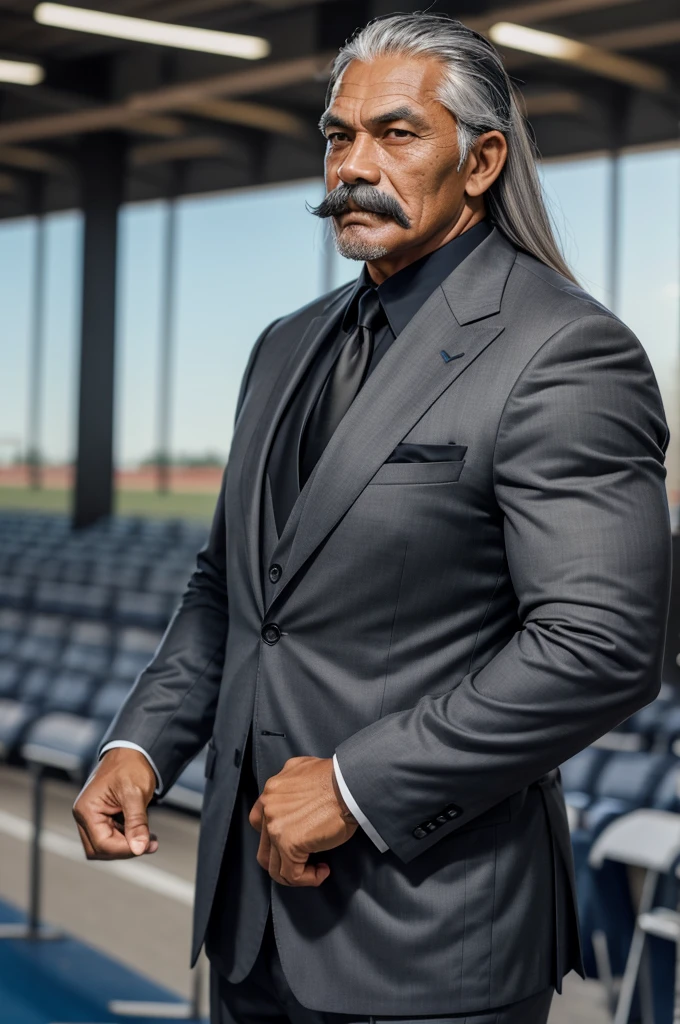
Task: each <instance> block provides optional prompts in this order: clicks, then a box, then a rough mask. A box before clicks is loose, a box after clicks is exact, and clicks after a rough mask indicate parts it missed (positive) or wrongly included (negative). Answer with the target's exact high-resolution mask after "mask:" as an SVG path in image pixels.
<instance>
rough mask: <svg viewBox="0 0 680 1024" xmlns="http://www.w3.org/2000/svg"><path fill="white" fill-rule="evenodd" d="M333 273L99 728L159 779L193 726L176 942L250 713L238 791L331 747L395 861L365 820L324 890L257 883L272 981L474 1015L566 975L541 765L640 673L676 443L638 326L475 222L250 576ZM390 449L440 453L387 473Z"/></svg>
mask: <svg viewBox="0 0 680 1024" xmlns="http://www.w3.org/2000/svg"><path fill="white" fill-rule="evenodd" d="M351 287H352V286H351V285H347V286H345V287H343V288H339V289H336V290H335V291H334V292H332V293H330V294H329V295H328V296H325V297H324V298H322V299H320V300H318V301H316V302H314V303H311V304H310V305H308V306H306V307H304V308H303V309H301V310H298V311H297V312H295V313H293V314H291V315H290V316H287V317H284V318H283V319H281V320H278V321H276V322H275V323H274V324H273V325H271V326H270V327H269V328H268V329H267V330H265V331H264V332H263V334H262V335H261V336H260V337H259V339H258V340H257V342H256V344H255V347H254V349H253V351H252V353H251V356H250V359H249V362H248V366H247V368H246V372H245V375H244V378H243V383H242V386H241V392H240V395H239V403H238V414H237V420H236V425H235V432H234V438H233V442H232V447H231V452H230V456H229V462H228V466H227V470H226V471H225V475H224V481H223V486H222V490H221V493H220V497H219V501H218V505H217V510H216V513H215V518H214V522H213V526H212V531H211V534H210V539H209V541H208V543H207V545H206V547H205V548H204V549H203V550H202V551H201V553H200V554H199V556H198V564H197V569H196V571H195V572H194V574H193V576H192V577H191V580H190V582H189V584H188V587H187V590H186V593H185V595H184V597H183V599H182V602H181V605H180V607H179V609H178V610H177V612H176V614H175V615H174V617H173V619H172V621H171V623H170V625H169V627H168V630H167V632H166V634H165V637H164V639H163V641H162V643H161V645H160V647H159V650H158V652H157V654H156V655H155V657H154V659H153V661H152V662H151V664H150V665H149V667H148V668H147V669H146V670H145V671H144V672H143V673H142V675H141V677H140V678H139V680H138V681H137V683H136V685H135V687H134V689H133V691H132V693H131V695H130V697H129V699H128V700H127V702H126V704H125V706H124V707H123V709H122V710H121V712H120V713H119V715H118V717H117V719H116V721H115V722H114V723H113V725H112V727H111V729H110V730H109V733H108V734H107V736H106V738H105V741H104V742H107V741H109V740H113V739H127V740H131V741H133V742H135V743H138V744H139V745H140V746H142V747H144V748H145V749H146V750H147V751H148V752H149V753H150V755H151V757H152V758H153V760H154V762H155V764H156V765H157V766H158V769H159V771H160V773H161V775H162V778H163V780H164V785H165V789H166V790H167V788H169V786H170V785H171V784H172V783H173V782H174V780H175V779H176V778H177V776H178V774H179V773H180V771H181V770H182V768H183V767H184V765H185V764H186V763H187V761H188V760H189V759H190V758H191V757H193V756H194V754H196V752H197V751H198V750H199V749H200V748H201V747H202V746H203V744H204V743H206V741H208V740H210V748H209V758H208V776H209V777H208V778H207V780H206V791H205V802H204V810H203V819H202V826H201V835H200V844H199V859H198V872H197V890H196V905H195V919H194V939H193V953H192V955H193V957H194V958H195V957H196V956H197V955H198V951H199V949H200V946H201V943H202V941H203V939H204V934H205V929H206V923H207V921H208V917H209V914H210V910H211V904H212V901H213V896H214V892H215V885H216V881H217V877H218V872H219V869H220V862H221V858H222V854H223V850H224V847H225V842H226V838H227V831H228V828H229V823H230V818H231V815H232V810H233V807H234V800H235V795H236V792H237V785H238V781H239V773H240V763H241V752H242V751H243V748H244V741H245V739H246V737H247V734H248V730H249V726H250V724H251V720H252V722H253V742H254V750H255V756H256V761H257V781H258V785H259V788H260V790H261V789H262V788H263V786H264V783H265V781H266V780H267V778H268V777H269V776H271V775H274V774H276V773H277V772H278V771H280V770H281V768H282V767H283V765H284V763H285V761H286V760H287V759H288V758H290V757H293V756H296V755H300V754H311V755H316V756H319V757H331V756H332V754H333V753H334V752H337V756H338V761H339V764H340V767H341V770H342V773H343V776H344V778H345V781H346V782H347V784H348V786H349V788H350V790H351V792H352V794H353V796H354V798H355V799H356V801H357V803H358V804H359V806H360V807H361V809H362V810H363V811H364V813H365V814H366V815H367V817H368V818H369V820H370V821H371V822H372V824H373V825H374V826H375V828H376V829H377V830H378V832H379V833H380V835H381V836H382V837H383V839H384V840H385V841H386V842H387V844H388V846H389V850H388V851H387V852H385V853H380V852H379V851H378V849H377V848H376V846H375V845H374V844H373V843H372V842H371V840H370V839H369V838H368V837H367V836H366V835H365V833H363V832H362V831H361V830H358V831H357V832H356V834H355V835H354V836H353V837H352V839H351V840H350V841H349V842H348V843H346V844H345V845H343V846H341V847H339V848H337V849H335V850H332V851H330V852H329V853H328V854H327V855H324V858H323V859H325V860H327V861H328V863H329V864H330V868H331V874H330V877H329V878H328V879H327V880H326V881H325V882H324V883H323V884H322V885H321V886H320V887H319V888H316V889H312V888H304V889H297V888H288V887H285V886H279V885H277V884H276V883H274V882H272V883H271V899H272V909H273V914H274V925H275V930H276V936H277V941H278V945H279V950H280V954H281V958H282V964H283V968H284V970H285V972H286V975H287V976H288V979H289V982H290V984H291V987H292V988H293V991H294V992H295V993H296V995H297V997H298V998H299V999H300V1001H301V1002H302V1003H303V1004H305V1005H307V1006H310V1007H314V1008H317V1009H322V1010H327V1011H335V1012H344V1013H364V1014H366V1013H371V1012H373V1013H376V1012H379V1013H383V1014H402V1015H403V1014H410V1013H413V1014H414V1015H415V1014H418V1015H424V1014H444V1013H456V1012H457V1013H461V1012H472V1011H481V1010H484V1009H487V1008H489V1007H497V1006H500V1005H503V1004H505V1003H510V1002H513V1001H515V1000H518V999H522V998H524V997H526V996H529V995H530V994H532V993H534V992H537V991H539V990H540V989H541V988H544V987H545V986H547V985H549V984H554V985H556V986H557V988H558V989H559V988H560V982H561V978H562V975H563V974H564V973H566V972H567V971H569V970H570V969H572V968H575V969H576V970H578V971H579V972H581V973H582V962H581V957H580V950H579V943H578V936H577V934H576V927H577V926H576V923H575V905H574V879H573V864H572V855H571V846H570V841H569V830H568V826H567V819H566V814H565V807H564V801H563V797H562V791H561V785H560V778H559V769H558V767H557V766H558V765H559V764H561V763H562V762H563V761H565V760H566V759H567V758H569V757H571V756H572V755H573V754H575V753H576V752H577V751H579V750H581V749H582V748H583V747H585V746H586V745H587V744H589V743H591V742H592V741H593V740H594V739H596V738H597V737H598V736H600V735H601V734H602V733H604V732H606V731H607V730H609V729H611V728H612V727H613V726H615V725H617V724H618V723H619V722H621V721H622V720H623V719H625V718H626V717H627V716H629V715H630V714H632V713H633V712H634V711H636V710H637V709H638V708H640V707H642V706H643V705H645V704H647V703H648V702H649V701H651V700H652V699H653V698H654V697H655V696H656V694H657V692H658V690H659V686H660V676H661V658H662V651H663V646H664V639H665V630H666V618H667V613H668V606H669V599H670V567H671V547H670V545H671V530H670V523H669V512H668V504H667V499H666V493H665V485H664V480H665V475H666V471H665V468H664V453H665V450H666V447H667V444H668V438H669V431H668V427H667V424H666V421H665V417H664V410H663V405H662V402H661V398H660V394H659V389H658V386H657V383H656V380H655V377H654V373H653V371H652V368H651V366H650V363H649V360H648V358H647V355H646V354H645V351H644V349H643V348H642V346H641V345H640V342H639V341H638V340H637V338H636V337H635V336H634V335H633V334H632V332H631V331H630V330H629V329H628V328H627V327H626V326H625V325H624V324H622V323H621V321H620V320H618V319H617V318H616V317H615V316H614V315H613V314H612V313H610V312H609V311H608V310H607V309H606V308H605V307H603V306H602V305H601V304H599V303H598V302H597V301H596V300H595V299H593V298H592V297H591V296H590V295H588V294H587V293H585V292H584V291H582V290H580V289H579V288H577V287H575V286H574V285H572V284H571V283H570V282H568V281H567V280H566V279H564V278H563V277H561V276H560V275H559V274H557V273H556V272H554V271H552V270H550V269H548V268H547V267H545V266H544V265H543V264H541V263H540V262H539V261H537V260H536V259H534V258H532V257H531V256H528V255H526V254H524V253H520V252H519V251H518V250H517V249H516V248H515V247H514V246H513V245H512V244H510V242H509V241H508V240H507V239H506V238H505V237H504V236H503V235H502V234H501V232H500V231H499V230H498V229H497V228H496V229H494V231H493V232H492V233H491V235H490V236H489V237H488V238H487V239H485V240H484V241H483V242H482V243H481V244H480V245H479V246H478V247H477V248H476V249H475V250H474V252H473V253H472V254H471V255H470V256H468V257H467V259H466V260H465V261H464V262H463V263H462V264H461V265H460V266H459V267H457V268H456V270H455V271H454V272H453V273H452V274H451V275H450V276H449V277H448V278H447V279H446V280H445V281H444V283H443V285H442V286H441V287H440V288H438V289H437V290H436V291H435V292H434V293H433V294H432V295H431V296H430V298H429V299H428V300H427V301H426V302H425V304H424V305H423V306H422V308H421V309H420V310H419V312H418V313H417V314H416V316H415V317H414V318H413V319H412V320H411V322H410V323H409V324H408V326H407V327H406V329H405V330H404V331H403V332H402V333H401V334H400V335H399V337H398V338H397V339H396V341H395V342H394V343H393V345H392V346H391V348H390V350H389V351H388V353H387V354H386V355H385V357H384V359H383V360H382V361H381V362H380V364H379V365H378V367H377V368H376V370H375V372H374V373H373V374H372V375H371V376H370V377H369V378H368V380H367V382H366V384H365V385H364V387H363V388H362V390H361V391H360V392H359V394H358V396H357V398H356V399H355V401H354V402H353V404H352V406H351V407H350V409H349V411H348V413H347V414H346V416H345V417H344V419H343V420H342V422H341V424H340V425H339V427H338V429H337V430H336V432H335V434H334V435H333V437H332V439H331V441H330V443H329V444H328V446H327V448H326V450H325V451H324V453H323V456H322V458H321V459H320V461H319V462H318V463H317V465H316V467H315V469H314V471H313V473H312V475H311V476H310V478H309V480H308V481H307V483H306V485H305V487H304V489H303V491H302V493H301V494H300V496H299V498H298V500H297V502H296V504H295V506H294V508H293V511H292V513H291V516H290V518H289V520H288V522H287V524H286V527H285V529H284V531H283V534H282V536H281V537H280V538H279V539H278V542H277V544H276V546H275V549H274V550H273V552H271V553H270V560H271V561H272V562H277V563H279V564H280V565H281V566H282V567H283V573H282V575H281V578H280V580H279V581H278V583H276V584H269V583H268V582H267V583H265V584H263V582H262V578H263V576H265V577H266V572H265V573H263V572H262V569H263V566H262V564H261V560H262V552H261V550H260V544H259V539H258V533H259V521H260V503H261V500H262V496H263V472H264V466H265V461H266V455H267V452H268V449H269V446H270V444H271V442H272V437H273V435H274V430H275V427H276V424H277V421H278V419H279V417H280V415H281V413H282V411H283V408H284V405H285V403H286V400H287V399H288V398H289V396H290V395H291V394H292V392H293V389H294V387H295V384H296V382H297V381H298V380H299V379H300V377H301V375H302V373H303V371H304V369H305V367H306V366H307V365H308V364H309V361H310V360H311V359H312V358H313V357H314V354H315V352H316V351H317V350H318V349H319V346H321V345H322V344H323V342H324V338H325V337H327V336H328V332H329V331H332V330H333V329H334V328H335V327H336V326H337V325H338V323H339V321H340V318H341V316H342V313H343V308H344V304H345V301H346V298H347V295H348V294H349V291H350V290H351ZM442 350H444V351H445V353H446V354H447V356H448V357H450V358H448V359H446V360H445V359H444V357H443V356H442ZM401 442H420V443H423V444H446V443H449V442H455V444H456V445H458V446H462V447H461V448H457V449H456V451H455V456H456V457H455V458H451V459H448V460H443V461H425V462H418V463H413V462H411V463H398V462H397V463H395V462H392V463H390V462H386V460H387V459H388V457H389V455H390V453H391V452H392V451H393V449H394V448H395V446H396V445H397V444H399V443H401ZM463 449H464V450H463ZM462 455H464V457H461V456H462ZM265 569H266V566H265ZM271 623H274V624H276V625H277V626H278V628H279V630H280V639H279V640H278V641H277V642H274V643H267V642H265V641H264V639H263V636H262V633H263V632H264V631H263V626H264V625H265V624H271ZM268 635H269V636H270V637H271V633H270V634H268ZM272 734H274V735H272ZM451 805H453V807H451ZM446 808H450V809H451V811H450V813H452V814H453V815H454V816H453V817H449V812H447V811H446ZM228 867H229V866H228V865H226V869H227V870H228Z"/></svg>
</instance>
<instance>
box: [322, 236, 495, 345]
mask: <svg viewBox="0 0 680 1024" xmlns="http://www.w3.org/2000/svg"><path fill="white" fill-rule="evenodd" d="M492 230H493V227H492V225H491V224H490V223H489V220H488V218H484V219H483V220H481V221H479V223H478V224H475V226H474V227H472V228H469V229H468V230H467V231H464V232H463V233H462V234H461V235H456V237H455V238H452V239H451V241H450V242H447V243H446V244H445V245H442V246H440V247H439V248H438V249H433V251H432V252H429V253H427V255H426V256H421V257H420V259H419V260H415V261H414V262H413V263H409V265H408V266H407V267H404V268H403V270H399V271H397V273H396V274H392V276H391V277H388V278H387V279H386V280H385V281H383V282H382V284H380V285H378V296H379V298H380V301H381V303H382V307H383V309H384V310H385V315H386V316H387V319H388V321H389V324H390V327H391V328H392V333H393V334H394V336H395V337H397V335H399V334H400V333H401V332H402V331H403V329H404V328H405V327H406V325H407V323H408V322H409V320H411V319H412V318H413V317H414V316H415V314H416V313H417V312H418V310H419V309H420V307H421V306H422V305H423V303H424V302H425V300H426V299H428V298H429V297H430V295H431V294H432V292H433V291H434V290H435V288H437V287H439V285H440V284H441V283H442V281H445V280H446V278H447V277H448V276H449V274H451V273H453V271H454V270H455V269H456V267H457V266H458V265H459V264H460V263H462V262H463V260H464V259H465V257H466V256H469V255H470V253H471V252H472V250H473V249H475V248H476V247H477V246H478V245H479V243H480V242H482V241H483V240H484V239H485V238H486V237H487V235H489V234H491V231H492ZM374 287H375V285H374V284H373V282H372V281H371V278H370V276H369V273H368V267H367V266H366V264H365V263H364V266H363V268H362V271H361V273H360V274H359V277H358V278H357V281H356V284H355V286H354V288H353V290H352V294H351V295H350V297H349V301H348V303H347V309H346V311H345V316H344V318H343V322H342V327H343V330H345V331H348V330H350V329H351V328H352V327H353V326H354V325H355V324H356V316H357V306H358V302H359V296H360V295H361V293H362V292H363V290H364V289H365V288H374Z"/></svg>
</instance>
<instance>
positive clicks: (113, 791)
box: [73, 751, 158, 860]
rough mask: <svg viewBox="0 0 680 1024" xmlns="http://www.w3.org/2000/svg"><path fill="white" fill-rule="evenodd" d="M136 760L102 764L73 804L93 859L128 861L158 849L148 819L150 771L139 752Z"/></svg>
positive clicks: (85, 843) (88, 853)
mask: <svg viewBox="0 0 680 1024" xmlns="http://www.w3.org/2000/svg"><path fill="white" fill-rule="evenodd" d="M111 753H116V751H112V752H111ZM128 753H129V752H128ZM133 753H134V752H133ZM108 757H109V755H108V754H107V755H106V758H108ZM135 758H136V760H135V759H129V760H125V759H122V758H119V759H118V760H116V759H109V760H108V761H106V760H104V761H102V762H100V767H99V770H98V771H95V772H94V773H93V774H92V775H90V778H89V780H88V782H87V784H86V785H85V786H84V787H83V789H82V790H81V792H80V793H79V795H78V798H77V799H76V802H75V804H74V805H73V817H74V818H75V820H76V823H77V825H78V833H79V835H80V840H81V842H82V844H83V850H84V851H85V856H86V857H87V858H88V859H89V860H114V859H115V860H117V859H126V858H130V857H136V856H139V855H141V854H144V853H155V852H156V850H157V849H158V840H157V838H156V836H152V835H151V834H150V833H149V824H148V818H147V804H148V802H149V800H150V799H151V796H152V790H151V789H150V784H149V779H148V768H147V766H146V764H144V765H141V764H140V760H139V755H137V754H136V753H135ZM140 767H141V770H140ZM117 818H119V819H121V821H118V820H116V819H117Z"/></svg>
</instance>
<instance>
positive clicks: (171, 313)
mask: <svg viewBox="0 0 680 1024" xmlns="http://www.w3.org/2000/svg"><path fill="white" fill-rule="evenodd" d="M179 191H180V182H179V169H178V166H177V165H176V164H175V165H174V167H173V175H172V190H171V195H170V197H169V199H168V205H167V214H166V220H165V239H164V245H163V257H164V259H163V278H162V285H161V287H162V293H161V303H162V306H161V328H160V353H159V364H160V365H159V374H158V431H157V442H156V450H157V456H156V457H157V460H158V461H157V470H158V477H157V482H158V493H159V494H168V492H169V491H170V431H171V426H172V370H173V356H174V349H175V314H176V311H177V302H176V295H177V195H178V193H179Z"/></svg>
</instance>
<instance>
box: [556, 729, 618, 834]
mask: <svg viewBox="0 0 680 1024" xmlns="http://www.w3.org/2000/svg"><path fill="white" fill-rule="evenodd" d="M610 756H611V755H610V754H609V752H608V751H605V750H598V749H597V748H596V747H586V748H585V750H580V751H579V752H578V754H575V755H574V757H570V758H569V760H568V761H565V762H564V764H562V765H560V775H561V777H562V789H563V792H564V800H565V803H566V804H567V808H568V809H569V808H572V809H573V811H574V815H573V822H574V824H575V825H578V823H579V822H580V816H581V814H582V812H583V811H584V810H585V809H586V808H587V807H589V806H590V804H591V803H592V801H593V797H594V793H595V782H596V780H597V778H598V776H599V774H600V772H601V771H602V768H603V767H604V765H605V764H606V762H607V761H608V759H609V757H610Z"/></svg>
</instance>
